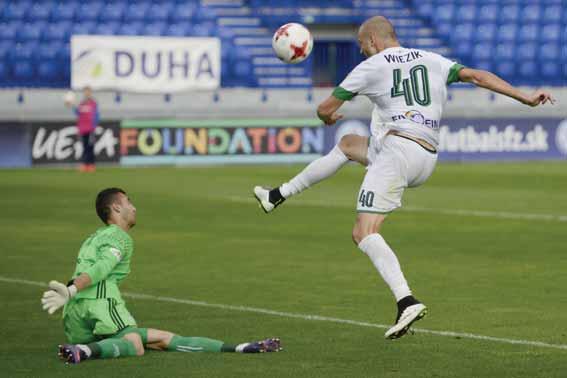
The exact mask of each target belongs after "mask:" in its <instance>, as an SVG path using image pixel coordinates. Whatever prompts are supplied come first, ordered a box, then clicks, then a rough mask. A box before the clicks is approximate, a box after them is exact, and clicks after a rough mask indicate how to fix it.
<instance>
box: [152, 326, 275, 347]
mask: <svg viewBox="0 0 567 378" xmlns="http://www.w3.org/2000/svg"><path fill="white" fill-rule="evenodd" d="M146 346H147V347H148V348H149V349H155V350H163V351H177V352H241V353H262V352H279V351H280V350H281V349H282V348H281V345H280V340H279V339H277V338H271V339H266V340H262V341H257V342H251V343H241V344H234V345H231V344H227V343H225V342H224V341H220V340H214V339H210V338H207V337H187V336H180V335H176V334H174V333H172V332H168V331H162V330H158V329H153V328H147V342H146Z"/></svg>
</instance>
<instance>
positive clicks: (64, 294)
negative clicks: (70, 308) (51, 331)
mask: <svg viewBox="0 0 567 378" xmlns="http://www.w3.org/2000/svg"><path fill="white" fill-rule="evenodd" d="M49 289H51V290H48V291H46V292H45V293H43V298H41V303H42V304H43V309H44V310H45V311H47V312H48V313H49V314H50V315H51V314H53V313H54V312H55V311H57V310H58V309H59V308H61V307H63V306H64V305H65V304H66V303H67V302H69V299H71V298H73V297H74V296H75V294H77V287H76V286H75V285H71V286H65V285H63V284H62V283H61V282H57V281H51V282H50V283H49Z"/></svg>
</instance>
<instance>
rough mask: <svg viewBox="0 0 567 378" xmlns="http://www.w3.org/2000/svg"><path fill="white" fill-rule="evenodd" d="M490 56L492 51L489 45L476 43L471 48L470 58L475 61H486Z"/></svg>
mask: <svg viewBox="0 0 567 378" xmlns="http://www.w3.org/2000/svg"><path fill="white" fill-rule="evenodd" d="M491 56H492V49H491V47H490V45H486V44H485V43H477V44H476V45H474V47H473V51H472V57H473V58H474V59H475V60H488V59H490V57H491Z"/></svg>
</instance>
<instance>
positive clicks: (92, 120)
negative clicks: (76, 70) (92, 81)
mask: <svg viewBox="0 0 567 378" xmlns="http://www.w3.org/2000/svg"><path fill="white" fill-rule="evenodd" d="M65 105H66V106H68V107H70V108H72V109H73V111H74V112H75V114H76V115H77V129H78V132H79V136H80V137H81V140H82V142H83V163H82V164H81V165H80V167H79V170H80V171H81V172H94V171H95V154H94V144H95V129H96V127H97V125H98V120H99V113H98V105H97V103H96V101H95V99H94V98H93V93H92V90H91V88H90V87H85V88H84V89H83V100H82V101H81V102H80V103H79V105H77V106H75V105H74V103H73V101H71V100H70V99H66V100H65Z"/></svg>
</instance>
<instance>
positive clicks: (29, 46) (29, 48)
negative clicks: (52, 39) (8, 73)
mask: <svg viewBox="0 0 567 378" xmlns="http://www.w3.org/2000/svg"><path fill="white" fill-rule="evenodd" d="M37 51H38V44H37V43H36V42H27V43H18V44H16V45H15V46H14V47H13V48H12V50H11V51H10V56H9V58H10V59H11V60H13V61H19V60H33V59H35V57H36V54H37Z"/></svg>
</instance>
